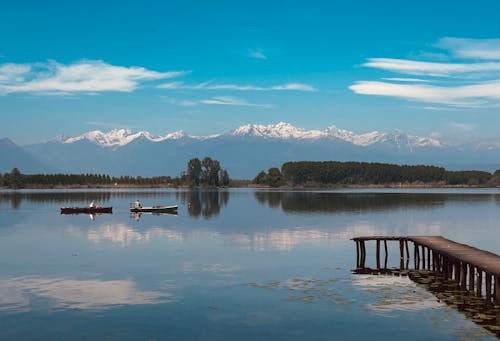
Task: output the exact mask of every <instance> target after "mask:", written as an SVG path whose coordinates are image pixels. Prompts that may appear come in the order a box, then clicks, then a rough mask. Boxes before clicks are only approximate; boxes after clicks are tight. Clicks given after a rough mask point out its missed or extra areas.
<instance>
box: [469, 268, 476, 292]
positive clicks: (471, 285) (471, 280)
mask: <svg viewBox="0 0 500 341" xmlns="http://www.w3.org/2000/svg"><path fill="white" fill-rule="evenodd" d="M474 270H475V268H474V266H472V265H471V264H469V291H474V278H475V277H474V276H475V275H476V274H475V271H474Z"/></svg>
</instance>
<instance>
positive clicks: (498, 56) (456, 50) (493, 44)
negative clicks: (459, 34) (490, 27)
mask: <svg viewBox="0 0 500 341" xmlns="http://www.w3.org/2000/svg"><path fill="white" fill-rule="evenodd" d="M436 47H439V48H442V49H445V50H450V51H451V52H452V53H453V55H454V56H455V57H458V58H465V59H489V60H500V39H463V38H451V37H446V38H442V39H440V40H439V41H438V42H437V44H436Z"/></svg>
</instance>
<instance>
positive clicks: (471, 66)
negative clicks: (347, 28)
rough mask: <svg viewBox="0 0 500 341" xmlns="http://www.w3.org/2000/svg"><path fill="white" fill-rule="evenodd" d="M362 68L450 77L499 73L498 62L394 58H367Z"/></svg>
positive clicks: (499, 65)
mask: <svg viewBox="0 0 500 341" xmlns="http://www.w3.org/2000/svg"><path fill="white" fill-rule="evenodd" d="M363 66H367V67H372V68H376V69H382V70H387V71H393V72H398V73H403V74H410V75H422V76H434V77H436V76H438V77H451V76H455V75H460V74H464V73H472V72H500V62H487V63H434V62H421V61H415V60H407V59H394V58H369V59H368V62H366V63H364V64H363Z"/></svg>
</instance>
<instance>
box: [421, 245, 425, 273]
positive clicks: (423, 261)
mask: <svg viewBox="0 0 500 341" xmlns="http://www.w3.org/2000/svg"><path fill="white" fill-rule="evenodd" d="M422 269H425V246H423V245H422Z"/></svg>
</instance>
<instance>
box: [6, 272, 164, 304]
mask: <svg viewBox="0 0 500 341" xmlns="http://www.w3.org/2000/svg"><path fill="white" fill-rule="evenodd" d="M171 296H172V295H171V294H169V293H168V292H163V291H143V290H140V289H139V288H137V285H136V283H135V282H134V281H132V280H130V279H127V280H110V281H104V280H99V279H87V280H79V279H71V278H44V277H17V278H9V279H3V280H0V311H2V310H3V311H12V312H22V311H30V310H32V309H33V305H34V304H39V303H40V299H45V300H48V302H46V301H44V302H45V303H44V304H49V305H53V306H54V307H55V308H58V309H85V310H104V309H109V308H112V307H114V306H117V305H137V304H158V303H165V302H168V301H171V300H172V299H171ZM44 308H45V307H44Z"/></svg>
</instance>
